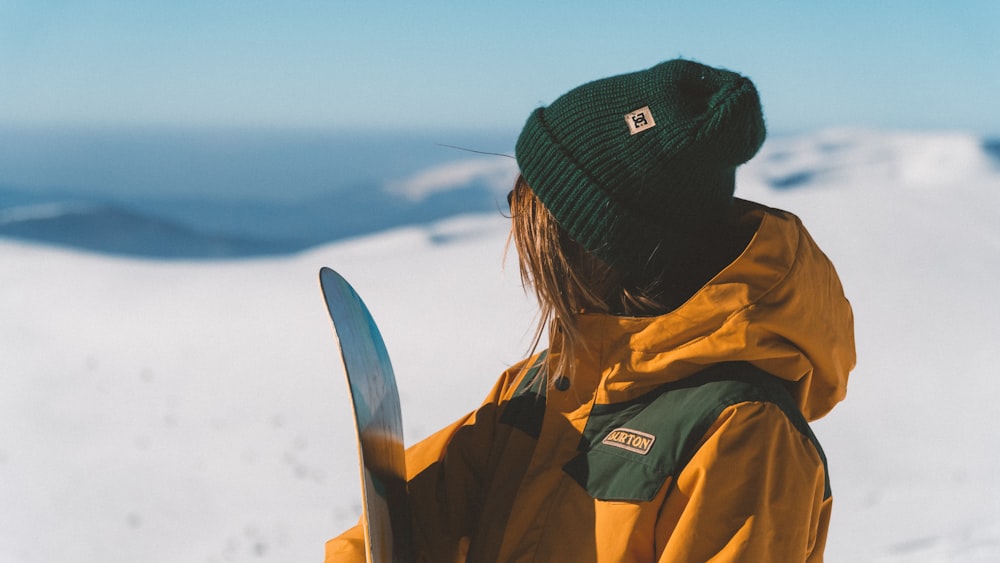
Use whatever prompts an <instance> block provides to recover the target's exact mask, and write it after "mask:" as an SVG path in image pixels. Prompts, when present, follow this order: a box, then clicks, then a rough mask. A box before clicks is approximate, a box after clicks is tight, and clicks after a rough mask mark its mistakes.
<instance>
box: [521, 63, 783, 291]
mask: <svg viewBox="0 0 1000 563" xmlns="http://www.w3.org/2000/svg"><path fill="white" fill-rule="evenodd" d="M764 136H765V127H764V117H763V114H762V112H761V107H760V100H759V98H758V96H757V90H756V89H755V88H754V85H753V83H752V82H750V80H749V79H747V78H745V77H743V76H740V75H739V74H736V73H734V72H730V71H727V70H722V69H716V68H712V67H709V66H705V65H702V64H699V63H695V62H691V61H686V60H672V61H667V62H664V63H661V64H659V65H656V66H654V67H652V68H650V69H647V70H643V71H639V72H634V73H630V74H623V75H620V76H613V77H610V78H604V79H601V80H597V81H594V82H590V83H587V84H584V85H582V86H579V87H577V88H575V89H573V90H570V91H569V92H568V93H566V94H564V95H563V96H561V97H559V98H558V99H557V100H556V101H554V102H553V103H552V104H551V105H549V106H548V107H542V108H538V109H536V110H535V111H534V112H533V113H532V114H531V116H529V117H528V121H527V123H525V125H524V129H523V130H522V131H521V135H520V136H519V138H518V140H517V146H516V155H517V163H518V166H519V167H520V169H521V174H522V175H523V176H524V179H525V180H526V181H527V183H528V185H529V186H531V189H532V191H533V192H534V193H535V195H537V196H538V198H539V199H540V200H541V201H542V203H543V204H544V205H545V207H546V208H547V209H548V210H549V211H550V212H551V213H552V215H553V216H554V217H555V219H556V221H557V222H558V223H559V225H560V226H561V227H562V228H563V229H564V230H565V231H566V232H567V233H568V234H569V236H571V237H572V238H573V239H574V240H576V241H577V242H578V243H580V244H581V245H582V246H583V247H584V248H586V249H587V250H588V251H590V252H592V253H594V254H595V255H596V256H597V257H599V258H600V259H601V260H603V261H604V262H605V263H607V264H608V265H610V266H612V267H614V268H615V269H617V270H619V271H620V272H621V273H623V274H625V275H628V276H639V277H646V276H648V275H655V274H656V273H657V272H660V271H662V270H663V269H664V268H667V267H670V266H671V265H672V264H671V261H673V260H675V259H676V258H677V257H678V256H680V255H682V254H683V253H684V252H685V251H686V250H687V249H688V248H689V247H690V246H691V244H692V243H693V242H695V241H696V239H697V238H698V237H701V236H703V235H704V234H705V233H708V232H711V229H713V227H716V226H718V225H719V224H720V223H721V222H722V221H723V218H724V217H725V216H726V214H727V213H728V211H729V209H730V207H731V205H732V202H733V190H734V187H735V172H736V167H737V166H739V165H740V164H742V163H744V162H746V161H748V160H750V158H751V157H752V156H753V155H754V154H755V153H756V152H757V150H758V149H759V148H760V146H761V144H762V143H763V142H764Z"/></svg>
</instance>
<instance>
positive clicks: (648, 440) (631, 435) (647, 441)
mask: <svg viewBox="0 0 1000 563" xmlns="http://www.w3.org/2000/svg"><path fill="white" fill-rule="evenodd" d="M654 441H656V436H653V435H652V434H646V433H645V432H639V431H638V430H632V429H630V428H615V429H614V430H612V431H611V432H608V435H607V436H605V437H604V439H603V440H601V443H602V444H604V445H606V446H614V447H616V448H621V449H623V450H628V451H630V452H635V453H637V454H639V455H646V454H648V453H649V449H650V448H652V447H653V442H654Z"/></svg>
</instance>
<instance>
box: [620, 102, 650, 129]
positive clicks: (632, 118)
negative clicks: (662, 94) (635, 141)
mask: <svg viewBox="0 0 1000 563" xmlns="http://www.w3.org/2000/svg"><path fill="white" fill-rule="evenodd" d="M625 123H628V130H629V131H630V133H629V134H630V135H635V134H636V133H642V132H643V131H645V130H646V129H650V128H652V127H655V126H656V122H655V121H653V114H652V113H650V111H649V106H643V107H641V108H639V109H637V110H635V111H633V112H632V113H628V114H626V115H625Z"/></svg>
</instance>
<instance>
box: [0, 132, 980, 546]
mask: <svg viewBox="0 0 1000 563" xmlns="http://www.w3.org/2000/svg"><path fill="white" fill-rule="evenodd" d="M425 189H429V188H426V186H425ZM737 193H738V195H740V196H741V197H745V198H748V199H755V200H758V201H762V202H764V203H767V204H770V205H774V206H777V207H782V208H785V209H789V210H792V211H794V212H796V213H798V214H799V215H800V216H801V217H802V218H803V220H804V222H805V224H806V225H807V226H808V227H809V229H810V231H811V232H812V234H813V235H814V237H815V238H816V239H817V241H818V242H819V243H820V245H821V246H822V247H823V248H824V249H825V250H826V251H827V253H828V254H829V255H830V256H831V258H832V260H833V262H834V263H835V264H836V265H837V267H838V270H839V272H840V274H841V276H842V278H843V281H844V285H845V289H846V291H847V293H848V297H849V298H850V299H851V301H852V303H853V305H854V308H855V314H856V319H857V340H858V351H859V363H858V367H857V369H856V371H855V372H854V374H853V377H852V381H851V385H850V389H849V393H848V398H847V400H846V401H845V402H844V403H843V404H842V405H840V406H839V407H838V408H837V409H836V410H834V412H833V413H832V414H831V415H829V416H828V417H827V418H825V419H823V420H821V421H819V422H818V423H817V424H816V425H815V430H816V433H817V434H818V436H819V437H820V439H821V440H822V441H823V444H824V446H825V448H826V451H827V455H828V457H829V458H830V468H831V476H832V482H833V488H834V495H835V508H834V516H833V523H832V529H831V537H830V544H829V546H828V551H827V554H828V558H827V559H828V560H829V561H834V562H840V561H843V562H855V561H893V562H895V561H994V560H998V559H1000V485H998V483H997V480H996V475H1000V435H998V432H997V431H996V430H995V424H994V422H993V420H992V416H991V414H992V412H993V403H994V399H993V397H994V396H995V395H996V394H997V393H998V392H1000V382H998V381H1000V380H998V378H997V377H996V374H997V373H998V368H997V367H996V365H995V364H996V361H995V359H994V357H993V356H994V353H993V352H994V350H995V347H996V344H995V341H996V338H997V336H998V335H1000V300H998V299H997V298H996V297H995V295H994V293H993V288H994V286H995V283H994V282H995V278H996V277H997V275H998V274H1000V222H998V220H1000V172H998V170H997V166H996V163H995V161H992V160H990V158H989V157H988V156H987V155H986V153H984V152H983V150H982V145H981V143H979V142H978V140H977V139H974V138H972V137H967V136H964V135H961V134H953V135H952V134H920V133H886V132H874V131H858V130H852V131H827V132H822V133H817V134H815V135H808V136H801V137H796V138H787V139H776V140H772V141H769V142H768V144H767V145H766V146H765V149H764V151H763V152H762V154H761V155H759V156H758V157H757V158H756V159H755V160H754V161H753V162H752V163H751V164H749V165H747V166H746V167H745V168H744V169H742V170H741V172H740V176H739V187H738V192H737ZM506 227H507V220H506V219H504V218H503V217H501V216H500V215H499V213H493V214H490V215H472V216H460V217H456V218H453V219H450V220H448V221H445V222H440V223H436V224H434V225H432V226H429V227H409V228H404V229H397V230H394V231H389V232H385V233H381V234H378V235H375V236H371V237H367V238H362V239H356V240H353V241H349V242H344V243H339V244H333V245H328V246H323V247H320V248H316V249H313V250H310V251H307V252H304V253H301V254H297V255H291V256H287V257H279V258H267V259H256V260H236V261H225V262H204V261H200V262H183V261H172V262H161V261H153V260H136V259H126V258H114V257H108V256H101V255H90V254H84V253H76V252H70V251H66V250H59V249H53V248H47V247H42V246H35V245H31V244H26V243H19V242H12V241H3V240H0V257H2V261H3V265H4V267H3V268H2V269H0V381H2V386H0V562H4V563H6V562H12V563H37V562H49V561H88V562H89V561H93V562H98V561H100V562H104V561H146V562H158V561H162V562H178V561H183V562H187V561H206V562H208V561H218V562H222V561H319V560H321V559H322V547H323V546H322V544H323V542H324V541H325V540H326V539H327V538H328V537H331V536H332V535H335V534H336V533H338V532H339V531H340V530H342V529H343V528H345V527H347V526H349V525H351V524H352V523H353V522H354V521H355V520H356V518H357V515H358V512H359V507H358V497H359V494H358V487H357V469H356V449H355V445H354V442H353V436H352V432H353V428H352V425H351V421H350V415H349V412H348V403H347V398H346V384H345V383H344V381H343V374H342V372H341V371H340V368H339V365H338V358H337V350H336V346H335V344H334V340H333V335H332V329H331V327H330V325H329V321H328V320H327V318H326V316H325V311H324V310H323V305H322V298H321V296H320V293H319V290H318V285H317V282H316V273H317V270H318V269H319V267H320V266H323V265H328V266H332V267H335V268H337V269H338V270H339V271H341V272H342V273H343V274H344V275H345V276H347V277H348V279H350V280H351V281H352V282H353V283H354V285H355V287H357V289H358V290H359V291H360V292H361V294H362V296H363V297H364V298H365V299H366V301H367V302H368V304H369V306H370V308H371V310H372V313H373V314H374V316H375V318H376V320H377V321H378V322H379V324H380V325H381V326H382V328H383V332H384V336H385V338H386V341H387V344H388V346H389V351H390V354H391V356H392V358H393V360H394V363H395V365H396V373H397V377H398V379H399V384H400V388H401V393H402V398H403V415H404V419H405V421H406V434H407V436H406V438H407V442H408V443H412V442H414V441H415V440H418V439H420V438H422V437H423V436H426V435H427V434H428V433H430V432H431V431H433V430H434V429H436V428H438V427H440V426H442V425H443V424H446V423H447V422H449V421H451V420H452V419H454V418H455V417H457V416H460V415H461V414H462V413H463V412H465V411H466V410H468V409H471V408H473V407H474V406H475V405H477V404H478V402H479V401H480V400H481V398H482V397H483V396H484V395H485V393H486V392H487V391H488V389H489V387H490V386H491V385H492V384H493V382H494V380H495V377H496V376H497V375H498V374H499V372H500V371H501V370H502V369H503V368H505V367H506V366H507V365H509V364H510V363H512V362H514V361H516V360H517V359H519V357H520V356H521V354H522V353H523V352H524V351H525V348H526V347H527V345H528V341H529V336H530V329H531V323H532V321H533V304H532V302H531V299H530V298H528V297H526V296H525V295H524V294H523V292H522V290H521V288H520V286H519V281H518V279H517V269H516V265H515V264H514V263H513V261H512V259H511V258H509V259H508V263H507V264H506V269H504V263H503V247H504V238H505V236H506Z"/></svg>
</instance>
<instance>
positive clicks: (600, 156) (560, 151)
mask: <svg viewBox="0 0 1000 563" xmlns="http://www.w3.org/2000/svg"><path fill="white" fill-rule="evenodd" d="M764 136H765V127H764V120H763V116H762V112H761V108H760V102H759V99H758V95H757V91H756V89H755V88H754V86H753V84H752V83H751V82H750V81H749V80H748V79H746V78H744V77H742V76H740V75H738V74H736V73H733V72H729V71H726V70H721V69H716V68H711V67H707V66H704V65H701V64H698V63H695V62H691V61H685V60H673V61H668V62H665V63H661V64H659V65H657V66H655V67H652V68H650V69H647V70H644V71H641V72H635V73H631V74H625V75H621V76H615V77H611V78H606V79H602V80H598V81H595V82H591V83H588V84H584V85H583V86H580V87H578V88H576V89H574V90H572V91H570V92H568V93H567V94H565V95H563V96H562V97H560V98H559V99H557V100H556V101H555V102H553V103H552V104H551V105H550V106H548V107H545V108H539V109H537V110H535V112H534V113H533V114H532V115H531V116H530V117H529V118H528V121H527V123H526V124H525V126H524V129H523V130H522V132H521V135H520V137H519V139H518V142H517V147H516V152H517V161H518V165H519V167H520V170H521V176H520V177H519V178H518V180H517V182H516V185H515V187H514V190H513V192H512V193H511V216H512V230H511V238H512V240H513V243H514V245H515V247H516V249H517V251H518V255H519V259H520V266H521V273H522V276H523V278H524V279H525V281H526V282H527V283H528V284H530V286H531V287H532V288H533V290H534V292H535V294H536V295H537V298H538V302H539V304H540V306H541V312H542V323H543V326H544V325H546V324H547V329H548V330H547V334H548V344H549V346H548V349H547V350H546V351H544V352H541V353H539V354H536V355H534V356H533V357H531V358H529V359H528V360H526V361H524V362H522V363H521V364H519V365H515V366H514V367H512V368H511V369H509V370H508V371H507V372H506V373H504V374H503V375H502V376H501V378H500V380H499V382H498V383H497V384H496V386H495V387H494V389H493V391H492V393H490V395H489V396H488V397H487V398H486V400H485V402H484V403H483V405H482V406H481V407H480V408H479V409H477V410H476V411H474V412H472V413H471V414H469V415H468V416H466V417H464V418H462V419H461V420H459V421H457V422H456V423H454V424H453V425H451V426H449V427H447V428H445V429H443V430H441V431H439V432H437V433H436V434H434V435H432V436H431V437H429V438H427V439H426V440H424V441H422V442H420V443H418V444H417V445H415V446H413V447H411V448H410V449H409V450H408V451H407V464H408V467H407V471H408V489H409V494H410V497H411V501H412V506H413V511H414V515H413V531H414V543H415V546H416V549H417V553H418V555H417V559H418V560H419V561H427V562H441V561H470V562H471V561H475V562H480V561H573V562H587V561H608V562H611V561H614V562H623V561H627V562H633V561H635V562H638V561H708V560H712V561H730V560H734V561H735V560H739V561H782V562H785V561H818V560H821V559H822V556H823V548H824V545H825V541H826V533H827V526H828V523H829V518H830V509H831V502H832V501H831V491H830V484H829V479H828V477H827V468H826V461H825V457H824V455H823V452H822V449H821V448H820V445H819V443H818V442H817V441H816V438H815V436H814V435H813V434H812V432H811V431H810V429H809V426H808V424H807V421H809V420H814V419H816V418H819V417H821V416H823V415H825V414H826V413H827V412H829V411H830V409H831V408H833V406H834V405H835V404H836V403H837V402H839V401H840V400H841V399H842V398H843V397H844V395H845V392H846V384H847V376H848V372H849V371H850V370H851V369H852V368H853V366H854V361H855V355H854V340H853V317H852V312H851V308H850V304H849V303H848V301H847V300H846V299H845V297H844V295H843V291H842V288H841V285H840V282H839V280H838V278H837V274H836V272H835V270H834V268H833V266H832V265H831V264H830V262H829V261H828V260H827V258H826V256H824V255H823V253H822V252H821V251H820V250H819V248H818V247H817V246H816V244H815V243H814V242H813V240H812V239H811V237H810V236H809V234H808V233H807V232H806V230H805V229H804V228H803V226H802V224H801V223H800V222H799V220H798V219H797V218H796V217H795V216H793V215H791V214H789V213H786V212H783V211H778V210H774V209H769V208H766V207H763V206H761V205H757V204H753V203H750V202H746V201H741V200H737V199H735V198H734V197H733V193H734V185H735V170H736V167H737V166H739V165H740V164H742V163H743V162H746V161H747V160H749V159H750V158H751V157H752V156H753V155H754V154H755V153H756V152H757V150H758V149H759V147H760V145H761V144H762V143H763V140H764ZM542 328H543V327H540V328H539V332H538V334H539V335H541V334H542V333H543V332H545V331H543V330H542ZM361 541H362V535H361V530H360V529H359V528H354V529H352V530H350V531H348V532H346V533H345V534H343V535H342V536H340V537H338V538H335V539H334V540H331V541H330V542H329V543H328V544H327V561H363V560H364V556H363V549H362V547H361Z"/></svg>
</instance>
